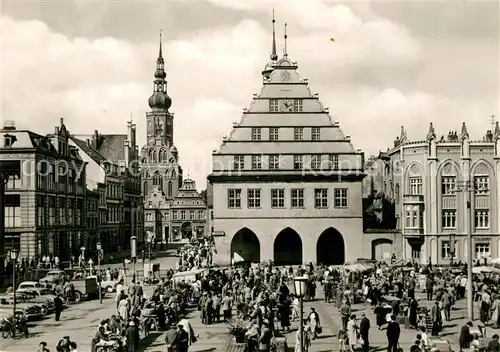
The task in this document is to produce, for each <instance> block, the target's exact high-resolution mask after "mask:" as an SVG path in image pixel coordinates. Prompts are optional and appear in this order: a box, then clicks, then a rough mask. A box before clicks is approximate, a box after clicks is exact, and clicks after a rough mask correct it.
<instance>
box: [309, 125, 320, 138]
mask: <svg viewBox="0 0 500 352" xmlns="http://www.w3.org/2000/svg"><path fill="white" fill-rule="evenodd" d="M320 139H321V128H319V127H313V128H312V129H311V140H313V141H319V140H320Z"/></svg>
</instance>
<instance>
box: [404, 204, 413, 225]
mask: <svg viewBox="0 0 500 352" xmlns="http://www.w3.org/2000/svg"><path fill="white" fill-rule="evenodd" d="M405 219H406V222H405V224H406V226H405V227H407V228H408V227H412V226H411V220H412V214H411V210H409V209H408V208H407V209H406V218H405Z"/></svg>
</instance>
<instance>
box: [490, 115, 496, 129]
mask: <svg viewBox="0 0 500 352" xmlns="http://www.w3.org/2000/svg"><path fill="white" fill-rule="evenodd" d="M495 121H496V120H495V115H491V116H490V123H491V130H492V131H493V130H494V129H495Z"/></svg>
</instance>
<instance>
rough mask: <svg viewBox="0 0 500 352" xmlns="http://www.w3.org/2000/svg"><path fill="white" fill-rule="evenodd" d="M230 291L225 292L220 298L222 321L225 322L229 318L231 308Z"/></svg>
mask: <svg viewBox="0 0 500 352" xmlns="http://www.w3.org/2000/svg"><path fill="white" fill-rule="evenodd" d="M230 296H231V292H229V291H228V292H226V294H225V295H224V298H223V299H222V315H223V317H224V322H225V323H227V322H228V321H229V319H230V318H231V309H232V299H231V297H230Z"/></svg>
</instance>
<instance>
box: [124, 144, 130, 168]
mask: <svg viewBox="0 0 500 352" xmlns="http://www.w3.org/2000/svg"><path fill="white" fill-rule="evenodd" d="M125 165H126V166H127V167H128V166H129V165H130V143H129V141H125Z"/></svg>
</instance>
